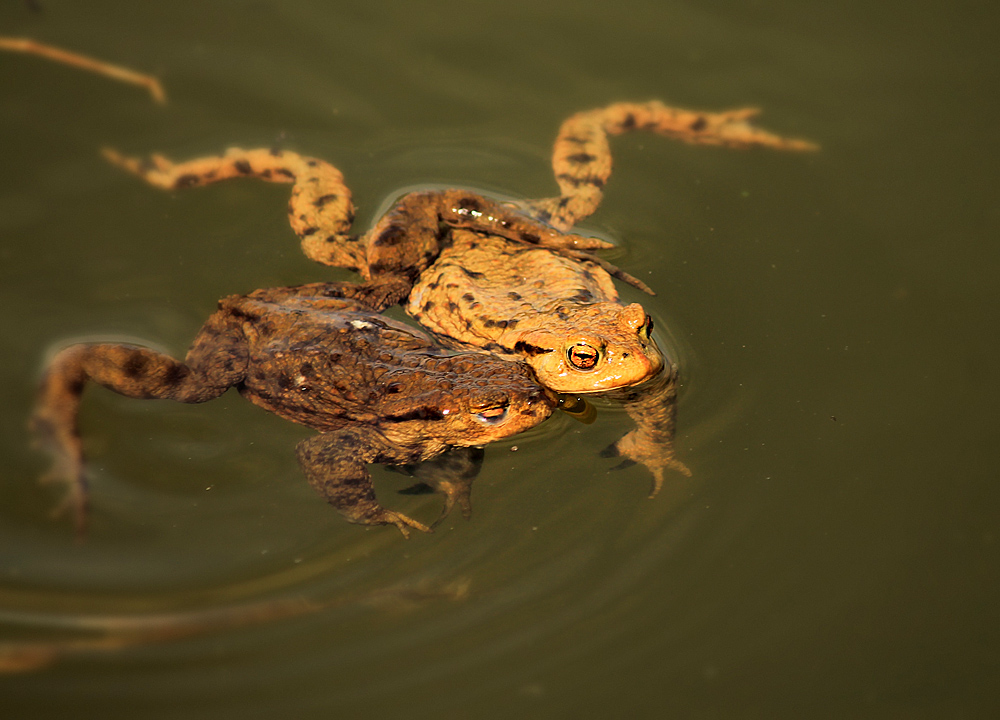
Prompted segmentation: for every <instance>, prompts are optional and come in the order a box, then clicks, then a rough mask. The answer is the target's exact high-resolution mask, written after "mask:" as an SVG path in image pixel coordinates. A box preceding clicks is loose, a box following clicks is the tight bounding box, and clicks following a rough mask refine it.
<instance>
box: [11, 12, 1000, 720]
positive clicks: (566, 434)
mask: <svg viewBox="0 0 1000 720" xmlns="http://www.w3.org/2000/svg"><path fill="white" fill-rule="evenodd" d="M41 6H42V8H43V10H44V12H42V13H38V14H35V13H31V12H29V10H28V9H27V6H26V4H20V3H8V4H7V5H5V7H3V8H2V9H0V34H6V35H14V36H33V37H35V38H37V39H40V40H45V41H47V42H52V43H56V44H59V45H62V46H65V47H69V48H72V49H75V50H78V51H81V52H88V53H92V54H96V55H99V56H101V57H104V58H107V59H109V60H114V61H116V62H122V63H125V64H128V65H131V66H133V67H136V68H139V69H144V70H149V71H152V72H156V73H158V74H159V76H160V77H161V79H162V80H163V82H164V84H165V87H166V89H167V92H168V93H169V96H170V103H169V104H168V105H167V106H165V107H160V106H157V105H155V104H153V103H152V102H151V101H150V100H149V98H148V96H146V95H144V94H143V93H142V91H140V90H136V89H133V88H130V87H126V86H122V85H117V84H114V83H111V82H108V81H106V80H104V79H101V78H96V77H92V76H89V75H84V74H81V73H79V72H76V71H73V70H70V69H67V68H63V67H59V66H56V65H53V64H51V63H48V62H46V61H44V60H40V59H35V58H29V57H23V56H15V55H0V87H2V88H3V90H2V93H0V138H2V143H3V148H4V151H3V157H4V172H3V173H2V175H0V233H2V235H0V297H2V298H3V300H4V302H3V305H2V306H3V307H4V308H6V309H7V312H5V313H2V314H0V317H2V319H0V343H2V353H0V375H2V382H0V402H2V411H0V443H2V447H3V459H4V470H3V482H2V483H0V643H3V642H6V643H21V644H22V647H27V646H28V645H31V644H32V643H34V644H35V645H33V647H35V648H36V649H37V648H38V647H39V645H38V643H43V644H44V643H56V645H54V646H53V645H48V647H59V648H62V649H64V650H65V653H64V654H61V655H58V656H56V657H54V658H49V659H51V660H52V662H51V663H50V664H49V665H47V666H45V667H42V668H40V669H37V670H35V671H33V672H24V673H20V674H11V675H7V676H0V715H2V716H3V717H11V718H14V717H17V718H20V717H31V718H48V717H65V716H73V717H81V718H87V717H95V718H96V717H100V718H105V719H108V718H118V717H128V718H136V717H141V718H160V717H162V718H168V717H169V718H173V717H180V716H183V717H187V718H202V717H204V718H209V717H211V718H217V717H277V716H279V715H280V716H286V715H292V714H294V715H295V716H297V717H305V718H311V717H339V716H344V717H379V716H383V715H385V714H388V713H392V714H396V715H399V716H403V717H455V718H459V717H482V718H489V717H512V716H523V717H544V718H556V717H558V718H563V717H566V718H569V717H573V718H580V717H588V718H605V717H625V716H634V717H672V716H677V717H789V718H792V717H795V718H798V717H845V716H848V717H854V716H869V717H887V716H898V717H990V716H993V713H995V712H996V711H997V710H998V697H997V691H996V689H995V688H996V687H997V686H998V684H997V680H998V679H1000V678H998V674H1000V672H998V670H1000V667H998V666H1000V662H998V659H997V658H998V657H1000V655H998V653H997V641H998V627H1000V625H998V613H997V607H998V606H1000V604H998V600H1000V598H998V597H997V596H998V592H997V590H998V588H997V579H996V567H997V561H998V557H997V556H998V553H997V544H996V543H997V532H998V515H997V507H998V506H997V501H998V500H1000V498H998V494H1000V493H998V490H997V483H996V452H995V449H994V446H995V441H994V435H995V431H996V418H995V407H996V400H997V397H996V396H997V389H996V387H997V385H996V377H995V376H996V372H995V369H994V362H993V358H994V356H995V354H996V349H997V344H998V343H997V332H996V328H997V326H998V320H1000V317H998V312H997V310H998V303H997V300H998V297H997V295H998V291H997V281H996V267H997V261H998V255H1000V252H998V249H997V248H998V244H997V242H996V238H997V230H998V227H997V226H998V216H997V212H996V201H995V198H994V197H993V195H994V194H995V188H996V185H997V183H996V171H995V164H996V163H995V161H996V157H997V149H998V147H997V146H998V142H997V139H996V134H995V131H994V129H993V128H992V124H993V118H994V117H995V115H996V113H995V110H996V106H997V104H998V103H997V100H996V93H995V86H996V80H997V79H998V78H997V75H998V73H997V69H996V65H995V63H992V62H990V61H989V59H990V58H991V57H992V56H991V55H990V52H991V51H990V50H989V46H988V45H987V38H988V36H987V28H989V27H992V26H993V24H994V23H995V16H996V12H995V11H992V10H990V11H987V10H985V9H984V10H982V11H980V10H978V9H976V7H975V6H974V5H973V4H971V3H967V4H965V5H964V6H955V5H946V4H944V3H939V4H931V3H923V4H917V5H914V4H912V3H906V4H904V3H902V2H896V1H894V2H891V3H889V4H885V3H883V4H881V5H872V4H866V3H841V4H839V5H838V6H836V7H834V6H830V7H827V6H823V7H820V6H817V5H815V4H812V5H808V6H807V5H801V4H795V3H782V2H758V3H752V4H749V5H748V4H746V3H734V2H722V1H718V2H701V3H693V2H658V3H654V2H626V3H618V4H613V5H604V4H599V3H586V2H583V3H581V2H576V3H568V2H563V1H562V0H557V1H556V2H551V3H521V2H507V3H504V4H479V3H468V2H466V3H450V2H442V3H434V4H431V5H430V6H425V5H420V4H409V5H406V4H403V3H378V2H372V1H371V0H365V1H364V2H336V3H325V2H306V1H302V2H282V3H277V2H273V3H272V2H249V1H247V2H226V3H207V4H206V3H195V2H188V1H187V0H182V1H179V2H171V3H160V4H146V3H124V2H111V1H104V2H91V3H86V4H83V3H62V2H56V0H51V1H47V2H46V1H43V2H42V3H41ZM651 98H660V99H663V100H665V101H669V102H672V103H676V104H678V105H682V106H690V107H696V108H704V109H725V108H729V107H738V106H742V105H747V104H753V105H759V106H761V107H762V108H764V109H765V114H764V116H763V117H762V119H761V124H762V125H763V126H765V127H767V128H769V129H771V130H774V131H776V132H780V133H783V134H787V135H792V136H802V137H808V138H810V139H813V140H815V141H817V142H819V143H820V144H821V145H822V151H821V152H820V153H817V154H811V155H807V156H804V155H791V154H781V153H775V152H768V151H763V150H762V151H750V152H734V151H728V150H723V149H716V148H697V147H688V146H683V145H679V144H677V143H672V142H670V141H668V140H665V139H663V138H659V137H653V136H649V135H641V134H635V135H631V136H625V137H622V138H618V139H616V140H615V141H614V142H613V152H614V161H615V173H614V175H613V177H612V179H611V182H610V183H609V185H608V188H607V193H606V198H605V201H604V204H603V206H602V207H601V209H600V210H599V211H598V212H597V213H596V214H595V215H594V216H593V217H592V218H590V219H589V220H587V221H586V223H585V225H584V227H585V229H586V230H588V231H590V232H594V233H597V234H600V235H602V236H606V237H610V238H613V239H614V240H615V241H616V242H618V243H619V245H620V247H619V248H618V249H617V250H615V251H613V252H612V253H611V254H610V255H609V257H611V259H612V260H613V261H614V262H616V263H618V264H620V265H621V266H622V267H623V268H625V269H626V270H628V271H629V272H632V273H634V274H636V275H638V276H639V277H640V278H641V279H643V280H645V281H646V282H648V283H649V284H650V285H652V286H653V287H654V288H655V289H656V290H657V291H658V295H657V296H656V297H655V298H643V297H640V294H639V293H638V292H637V291H634V290H632V289H631V288H624V289H623V290H622V294H623V297H624V298H626V299H628V300H641V301H642V302H643V303H644V305H645V306H646V307H647V308H648V309H649V310H650V311H651V313H652V314H653V316H654V317H655V319H656V321H657V326H658V328H665V329H660V330H658V340H659V341H660V343H661V345H663V346H665V347H669V348H670V349H671V351H672V352H673V353H674V354H675V355H676V357H677V358H678V359H679V362H680V364H681V367H682V374H683V387H682V391H681V396H680V425H679V439H678V447H679V452H680V456H681V458H682V459H683V460H684V462H685V463H686V464H687V465H688V466H690V467H691V468H692V470H693V472H694V476H693V478H692V479H691V480H686V479H684V478H682V477H680V476H672V477H670V482H668V486H667V488H666V489H665V491H664V492H663V493H662V494H661V496H660V497H658V498H656V499H655V500H647V499H646V495H647V493H648V490H649V478H648V476H647V474H646V473H645V471H644V470H643V469H642V468H641V467H633V468H629V469H625V470H621V471H617V472H611V471H610V470H609V469H610V468H611V467H612V466H613V465H614V461H611V460H606V459H602V458H600V457H599V455H598V453H599V451H600V450H601V449H602V448H604V447H605V446H606V445H607V444H608V443H610V442H612V441H614V440H615V439H617V438H618V437H619V436H620V435H621V434H622V433H623V432H625V431H626V430H627V429H628V428H629V421H628V418H627V416H626V415H625V414H624V413H623V412H621V411H617V410H615V409H614V408H602V409H601V414H600V417H599V418H598V420H597V422H595V423H594V424H592V425H582V424H579V423H576V422H574V421H573V420H571V419H570V418H568V417H566V416H560V417H557V418H555V419H553V420H552V421H550V422H548V423H546V424H545V425H543V426H542V427H540V428H538V429H536V430H534V431H532V432H530V433H528V434H526V435H524V436H519V437H517V438H516V439H515V440H513V441H508V442H504V443H499V444H497V445H494V446H491V447H489V448H488V449H487V458H486V463H485V466H484V469H483V472H482V474H481V476H480V478H479V480H478V481H477V484H476V487H475V494H474V503H475V511H474V514H473V516H472V518H471V520H470V521H468V522H466V521H464V520H463V519H461V517H455V518H452V519H449V521H448V522H446V523H445V524H444V525H443V526H441V527H440V528H439V530H438V532H436V533H435V534H433V535H430V536H420V537H414V538H412V539H411V540H409V541H404V540H403V539H402V538H401V537H400V536H399V533H397V532H396V531H395V530H394V529H391V528H375V529H364V528H360V527H356V526H351V525H348V524H347V523H345V522H343V520H342V519H341V518H340V517H339V516H338V515H337V513H335V512H334V511H333V510H331V509H330V508H329V507H328V506H327V505H326V504H325V503H323V502H322V500H320V499H319V498H318V496H316V495H315V493H314V492H313V490H312V489H311V488H310V487H309V486H308V484H307V483H306V482H305V481H304V480H303V478H302V477H301V475H300V472H299V469H298V467H297V465H296V462H295V457H294V446H295V443H296V442H297V441H298V440H299V439H301V438H302V437H305V436H307V435H308V432H307V431H305V430H303V429H301V428H298V427H295V426H293V425H290V424H288V423H285V422H283V421H281V420H279V419H277V418H275V417H272V416H269V415H267V414H266V413H263V412H261V411H260V410H259V409H257V408H254V407H252V406H250V405H249V404H248V403H246V402H244V401H243V400H242V399H241V398H240V397H238V396H237V395H236V394H235V393H230V394H227V395H225V396H224V397H223V398H221V399H219V400H215V401H212V402H210V403H207V404H205V405H200V406H180V405H175V404H172V403H151V402H139V401H132V400H127V399H124V398H121V397H119V396H116V395H113V394H111V393H108V392H104V391H100V390H92V391H90V392H88V393H87V396H86V399H85V402H84V409H83V417H82V423H83V427H84V434H85V438H86V448H87V452H88V453H89V456H90V458H91V468H92V473H93V481H92V491H93V519H92V528H91V531H90V534H89V537H88V538H87V540H86V542H84V543H81V544H77V543H74V542H73V538H72V532H71V530H70V528H69V527H68V525H67V524H66V523H64V522H54V521H52V520H51V519H50V518H49V510H50V508H51V506H52V502H53V496H52V494H51V493H50V492H49V491H48V490H46V489H45V488H41V487H39V486H38V485H37V484H36V479H37V477H38V475H39V474H40V473H41V472H42V470H43V469H44V467H45V463H44V459H43V458H41V457H40V456H38V455H36V454H34V453H33V452H32V451H31V450H30V448H29V445H28V439H27V437H26V433H25V419H26V416H27V414H28V411H29V408H30V406H31V402H32V397H33V389H34V383H35V380H36V377H37V373H38V371H39V368H40V367H41V364H42V362H43V359H44V358H45V357H46V354H47V353H49V352H51V351H52V350H53V349H54V348H57V347H59V346H60V345H62V344H65V343H66V342H69V341H72V340H73V339H75V338H81V337H111V338H121V337H127V338H135V339H138V340H141V341H142V342H144V343H147V344H153V345H155V346H157V347H160V348H163V349H165V350H167V351H169V352H171V353H172V354H174V355H178V356H179V355H182V354H183V352H184V350H185V348H186V346H187V344H188V343H189V342H190V340H191V338H192V337H193V335H194V333H195V332H196V331H197V329H198V328H199V327H200V325H201V323H202V321H203V320H204V318H205V317H206V316H207V315H208V314H209V313H210V312H211V311H212V309H213V308H214V306H215V301H216V300H217V298H219V297H221V296H223V295H226V294H232V293H238V292H245V291H248V290H251V289H253V288H257V287H265V286H272V285H283V284H300V283H303V282H310V281H316V280H324V279H330V278H337V279H340V278H348V277H350V276H349V275H348V274H347V273H344V272H341V271H333V270H330V269H327V268H323V267H320V266H317V265H314V264H312V263H310V262H309V261H308V260H306V259H305V258H304V257H302V255H301V254H300V252H299V249H298V243H297V240H296V238H295V237H294V235H293V233H292V232H291V230H290V229H289V227H288V224H287V220H286V217H285V206H286V203H287V197H288V188H287V186H272V185H266V184H263V183H254V182H246V183H239V182H233V183H228V184H221V185H218V186H213V187H210V188H205V189H200V190H192V191H190V192H185V193H176V194H170V193H162V192H159V191H155V190H152V189H151V188H148V187H146V186H143V185H142V184H141V183H139V182H137V181H135V180H134V179H133V178H130V177H127V176H125V175H124V174H122V173H120V172H118V171H116V170H115V169H113V168H111V167H109V166H107V165H106V164H105V163H104V162H103V161H102V160H101V159H100V157H99V155H98V150H99V148H100V147H102V146H105V145H111V146H114V147H117V148H119V149H121V150H123V151H125V152H129V153H135V154H141V153H146V152H150V151H156V150H160V151H163V152H166V153H168V154H169V155H171V156H173V157H177V158H186V157H190V156H194V155H198V154H205V153H214V152H217V151H219V150H221V149H223V148H225V147H227V146H229V145H234V144H238V145H242V146H245V147H255V146H269V145H271V144H273V143H280V144H281V145H283V146H285V147H289V148H294V149H297V150H300V151H302V152H305V153H308V154H310V155H314V156H317V157H321V158H324V159H327V160H329V161H331V162H333V163H334V164H336V165H337V166H338V167H339V168H340V169H342V170H343V171H344V173H345V175H346V178H347V182H348V183H349V185H350V186H351V188H352V190H353V191H354V193H355V202H356V204H357V205H358V207H359V216H358V226H360V227H366V226H367V225H368V224H369V223H370V222H371V220H372V218H373V217H374V216H375V213H376V211H377V210H378V208H380V207H382V206H384V203H385V202H386V201H387V200H389V199H391V198H392V197H395V196H397V195H398V194H399V193H400V192H401V191H403V190H404V189H407V188H411V187H415V186H421V185H426V184H438V185H439V184H446V185H456V186H462V187H471V188H479V189H482V190H484V191H487V192H493V193H497V194H499V195H501V196H507V197H542V196H546V195H549V194H551V193H552V192H553V191H554V189H555V186H554V184H553V180H552V177H551V171H550V168H549V157H548V156H549V152H550V146H551V142H552V139H553V137H554V136H555V132H556V129H557V128H558V125H559V123H560V121H561V120H562V119H563V118H564V117H566V116H567V115H569V114H571V113H573V112H575V111H578V110H582V109H587V108H592V107H599V106H602V105H606V104H607V103H609V102H612V101H616V100H647V99H651ZM396 314H397V316H399V317H401V315H399V313H398V311H396ZM375 477H376V484H377V488H378V491H379V493H380V496H381V497H382V498H383V500H384V502H385V504H387V505H390V506H392V507H394V508H398V509H400V510H403V511H404V512H407V513H411V514H412V515H414V516H415V517H418V518H421V519H424V520H431V519H433V518H434V517H435V516H436V514H437V513H438V511H439V508H440V500H439V499H438V498H437V497H434V496H426V495H401V494H397V493H396V492H395V491H396V490H399V489H402V488H405V487H406V486H407V484H408V483H407V482H406V480H405V479H404V478H401V477H399V476H398V475H394V474H392V473H389V472H385V471H382V470H379V469H376V470H375ZM262 603H263V605H261V604H262ZM268 603H278V604H272V605H268ZM261 607H263V608H264V609H267V608H270V609H271V610H272V611H273V614H274V615H275V617H272V618H270V619H265V620H263V621H254V622H252V621H251V620H253V619H254V618H251V617H249V616H248V613H251V612H253V611H254V609H255V608H256V609H260V608H261ZM228 611H232V612H230V613H229V614H228V615H227V612H228ZM233 613H236V614H235V615H234V614H233ZM164 617H165V618H166V623H167V625H171V622H172V619H174V620H176V619H177V618H180V620H177V622H180V623H182V626H183V627H184V628H185V629H186V630H189V631H190V635H188V636H185V637H178V638H175V639H172V640H169V641H162V642H160V641H157V642H153V640H162V638H158V637H153V635H155V633H150V636H149V637H147V638H146V639H147V640H149V642H144V643H141V644H139V645H138V646H135V647H125V648H115V647H111V646H110V645H109V644H108V643H103V644H102V643H101V642H100V641H99V640H100V638H103V637H105V634H104V631H105V630H107V628H108V627H113V628H119V629H120V628H121V627H122V623H128V622H135V621H137V619H138V620H139V621H142V620H143V619H145V620H146V621H148V622H153V621H155V620H156V619H157V618H159V619H161V620H163V619H164ZM241 618H242V619H245V620H247V622H245V623H242V622H240V620H241ZM184 623H186V624H184ZM175 626H176V625H175ZM206 629H207V630H208V631H205V630H206ZM95 639H97V640H96V641H95ZM60 643H61V644H60ZM67 643H68V644H67ZM25 644H27V645H25ZM43 647H44V645H43Z"/></svg>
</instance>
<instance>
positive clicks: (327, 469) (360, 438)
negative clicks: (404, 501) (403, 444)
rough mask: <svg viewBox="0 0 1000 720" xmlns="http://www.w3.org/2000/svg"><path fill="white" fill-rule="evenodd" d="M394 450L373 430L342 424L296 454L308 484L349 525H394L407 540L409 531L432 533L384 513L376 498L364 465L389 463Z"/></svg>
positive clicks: (411, 521)
mask: <svg viewBox="0 0 1000 720" xmlns="http://www.w3.org/2000/svg"><path fill="white" fill-rule="evenodd" d="M396 450H397V449H396V448H394V447H393V446H392V445H391V444H389V443H388V442H387V441H386V440H385V438H383V437H382V436H381V435H380V434H379V433H378V432H377V431H376V430H373V429H371V428H368V427H365V426H361V425H354V424H345V425H344V426H342V427H340V428H339V429H336V430H333V431H330V432H325V433H322V434H320V435H317V436H315V437H312V438H309V439H308V440H303V441H302V442H300V443H299V444H298V447H297V454H298V457H299V465H300V466H301V467H302V472H303V473H304V474H305V476H306V478H307V479H308V480H309V484H310V485H312V486H313V487H314V488H316V490H317V491H318V492H319V493H320V495H322V496H323V497H325V498H326V500H327V502H329V503H330V504H331V505H333V506H334V507H335V508H336V509H337V510H338V511H339V512H340V514H341V515H343V516H344V517H345V518H346V519H347V520H348V521H349V522H352V523H355V524H358V525H395V526H396V527H397V528H399V531H400V532H401V533H403V537H406V538H409V537H410V528H414V529H416V530H419V531H421V532H428V533H429V532H433V530H431V528H429V527H428V526H427V525H424V524H423V523H421V522H418V521H417V520H414V519H413V518H411V517H407V516H406V515H404V514H403V513H400V512H396V511H394V510H386V509H385V508H384V507H382V505H380V504H379V502H378V500H377V499H376V498H375V488H374V487H372V480H371V475H369V473H368V468H367V463H369V462H374V461H376V459H378V461H379V462H385V461H387V460H391V459H392V455H393V453H394V452H395V451H396ZM402 459H403V458H400V460H402Z"/></svg>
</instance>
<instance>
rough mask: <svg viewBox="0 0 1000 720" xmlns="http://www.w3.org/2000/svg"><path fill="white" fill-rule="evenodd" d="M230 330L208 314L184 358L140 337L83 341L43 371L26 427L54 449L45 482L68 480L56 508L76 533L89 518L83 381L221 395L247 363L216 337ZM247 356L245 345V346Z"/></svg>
mask: <svg viewBox="0 0 1000 720" xmlns="http://www.w3.org/2000/svg"><path fill="white" fill-rule="evenodd" d="M227 332H229V333H231V332H233V331H232V329H231V328H229V327H228V326H227V325H226V324H225V320H224V319H222V318H221V317H219V316H213V317H212V318H210V319H209V321H208V322H207V323H206V324H205V327H204V328H203V329H202V331H201V333H200V334H199V335H198V338H196V340H195V343H194V345H193V346H192V348H191V351H190V352H189V353H188V355H187V359H186V362H184V363H182V362H178V361H177V360H174V359H173V358H172V357H170V356H168V355H164V354H162V353H159V352H156V351H154V350H150V349H148V348H144V347H141V346H138V345H128V344H119V343H82V344H79V345H71V346H70V347H68V348H66V349H65V350H62V351H61V352H60V353H59V354H58V355H56V357H55V358H54V359H53V360H52V362H51V363H50V364H49V366H48V368H47V369H46V371H45V374H44V375H43V377H42V383H41V387H40V390H39V396H38V401H37V403H36V406H35V410H34V413H33V414H32V417H31V421H30V429H31V431H32V433H33V434H34V436H35V437H36V438H37V440H38V442H39V444H40V445H42V446H43V447H44V448H45V449H47V450H48V451H49V452H50V453H51V454H52V456H53V464H52V468H51V469H50V471H49V472H48V473H47V474H46V475H45V476H44V477H43V478H42V480H43V481H44V482H54V483H60V484H63V485H65V487H66V497H65V499H64V501H63V502H62V504H61V505H60V507H59V508H58V510H59V511H71V512H72V513H73V519H74V524H75V527H76V530H77V532H78V533H82V532H83V531H84V529H85V526H86V517H87V482H86V477H85V474H84V468H83V463H84V458H83V450H82V447H81V442H80V432H79V425H78V420H77V417H78V413H79V407H80V397H81V395H82V394H83V389H84V386H85V385H86V383H87V382H88V381H91V382H95V383H98V384H99V385H103V386H104V387H106V388H108V389H109V390H113V391H115V392H117V393H119V394H121V395H125V396H126V397H132V398H157V399H170V400H176V401H178V402H185V403H200V402H204V401H206V400H211V399H212V398H214V397H218V396H219V395H221V394H222V393H223V392H225V390H226V389H227V388H228V387H230V386H232V385H234V384H236V383H237V382H239V381H240V380H241V379H242V377H243V371H244V368H245V365H246V362H245V359H242V361H241V354H240V350H239V347H241V346H237V347H236V348H235V349H234V350H230V351H227V350H226V348H227V347H230V348H232V347H233V345H235V344H236V343H237V342H238V339H237V338H235V337H234V343H233V345H227V344H226V343H224V342H223V343H219V342H218V338H219V337H220V336H221V335H222V334H223V333H227ZM243 357H244V358H245V352H244V353H243Z"/></svg>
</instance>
